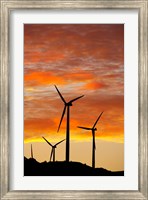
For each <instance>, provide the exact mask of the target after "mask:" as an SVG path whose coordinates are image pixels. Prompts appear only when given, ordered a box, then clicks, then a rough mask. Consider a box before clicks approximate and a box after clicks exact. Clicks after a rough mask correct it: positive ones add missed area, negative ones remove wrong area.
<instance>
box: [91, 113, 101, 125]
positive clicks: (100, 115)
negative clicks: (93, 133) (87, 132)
mask: <svg viewBox="0 0 148 200" xmlns="http://www.w3.org/2000/svg"><path fill="white" fill-rule="evenodd" d="M102 114H103V112H101V114H100V115H99V117H98V119H97V120H96V122H95V124H94V126H93V127H92V128H95V126H96V124H97V122H98V121H99V119H100V117H101V115H102Z"/></svg>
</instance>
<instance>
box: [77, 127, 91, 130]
mask: <svg viewBox="0 0 148 200" xmlns="http://www.w3.org/2000/svg"><path fill="white" fill-rule="evenodd" d="M77 127H78V128H81V129H85V130H92V129H91V128H87V127H83V126H77Z"/></svg>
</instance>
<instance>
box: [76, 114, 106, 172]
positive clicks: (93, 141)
mask: <svg viewBox="0 0 148 200" xmlns="http://www.w3.org/2000/svg"><path fill="white" fill-rule="evenodd" d="M102 114H103V112H102V113H101V114H100V115H99V117H98V119H97V120H96V122H95V123H94V125H93V127H92V128H87V127H82V126H78V128H81V129H85V130H91V131H92V136H93V140H92V167H93V168H95V149H96V145H95V131H96V130H97V128H95V126H96V124H97V122H98V121H99V119H100V117H101V115H102Z"/></svg>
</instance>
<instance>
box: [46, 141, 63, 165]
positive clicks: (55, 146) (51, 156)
mask: <svg viewBox="0 0 148 200" xmlns="http://www.w3.org/2000/svg"><path fill="white" fill-rule="evenodd" d="M42 138H43V139H44V140H45V141H46V142H47V143H48V144H49V145H50V146H51V147H52V149H51V154H50V161H51V159H52V158H53V162H55V148H57V145H58V144H60V143H61V142H63V141H64V140H65V139H64V140H61V141H60V142H58V143H56V144H55V145H52V144H51V143H50V142H48V140H46V138H44V137H42Z"/></svg>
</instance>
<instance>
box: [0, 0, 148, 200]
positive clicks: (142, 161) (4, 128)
mask: <svg viewBox="0 0 148 200" xmlns="http://www.w3.org/2000/svg"><path fill="white" fill-rule="evenodd" d="M45 8H46V9H92V8H93V9H137V10H138V17H139V30H138V31H139V38H138V40H139V69H138V70H139V71H138V77H139V83H138V89H139V93H138V98H139V103H138V104H139V108H138V111H139V113H138V116H139V122H138V127H139V130H138V132H139V146H138V147H139V155H138V156H139V178H138V179H139V189H138V190H137V191H96V190H95V191H89V190H88V191H68V190H64V191H60V190H58V191H40V190H38V191H10V189H9V184H10V183H9V181H10V177H9V169H10V165H9V150H10V149H9V137H10V135H9V128H10V127H9V120H10V116H9V109H10V108H9V103H10V94H9V93H10V85H9V76H10V68H9V53H10V52H9V48H10V46H9V42H10V41H9V25H10V13H11V10H14V9H45ZM147 19H148V1H147V0H141V1H137V0H136V1H134V0H130V1H112V0H111V1H110V0H107V1H99V0H96V1H86V0H84V1H69V0H68V1H62V0H61V1H48V0H47V1H38V0H36V1H23V0H13V1H9V0H1V77H0V80H1V82H0V85H1V100H0V103H1V134H0V137H1V140H0V143H1V151H0V157H1V161H0V166H1V175H0V177H1V178H0V179H1V199H89V200H90V199H147V198H148V188H147V181H148V179H147V176H148V175H147V171H148V170H147V167H148V160H147V157H148V153H147V145H148V143H147V130H148V127H147V123H148V115H147V113H148V108H147V103H148V102H147V96H148V94H147V90H148V88H147V86H148V78H147V77H148V69H147V63H148V59H147V54H148V51H147V46H148V37H147V28H148V27H147V24H148V23H147Z"/></svg>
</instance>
